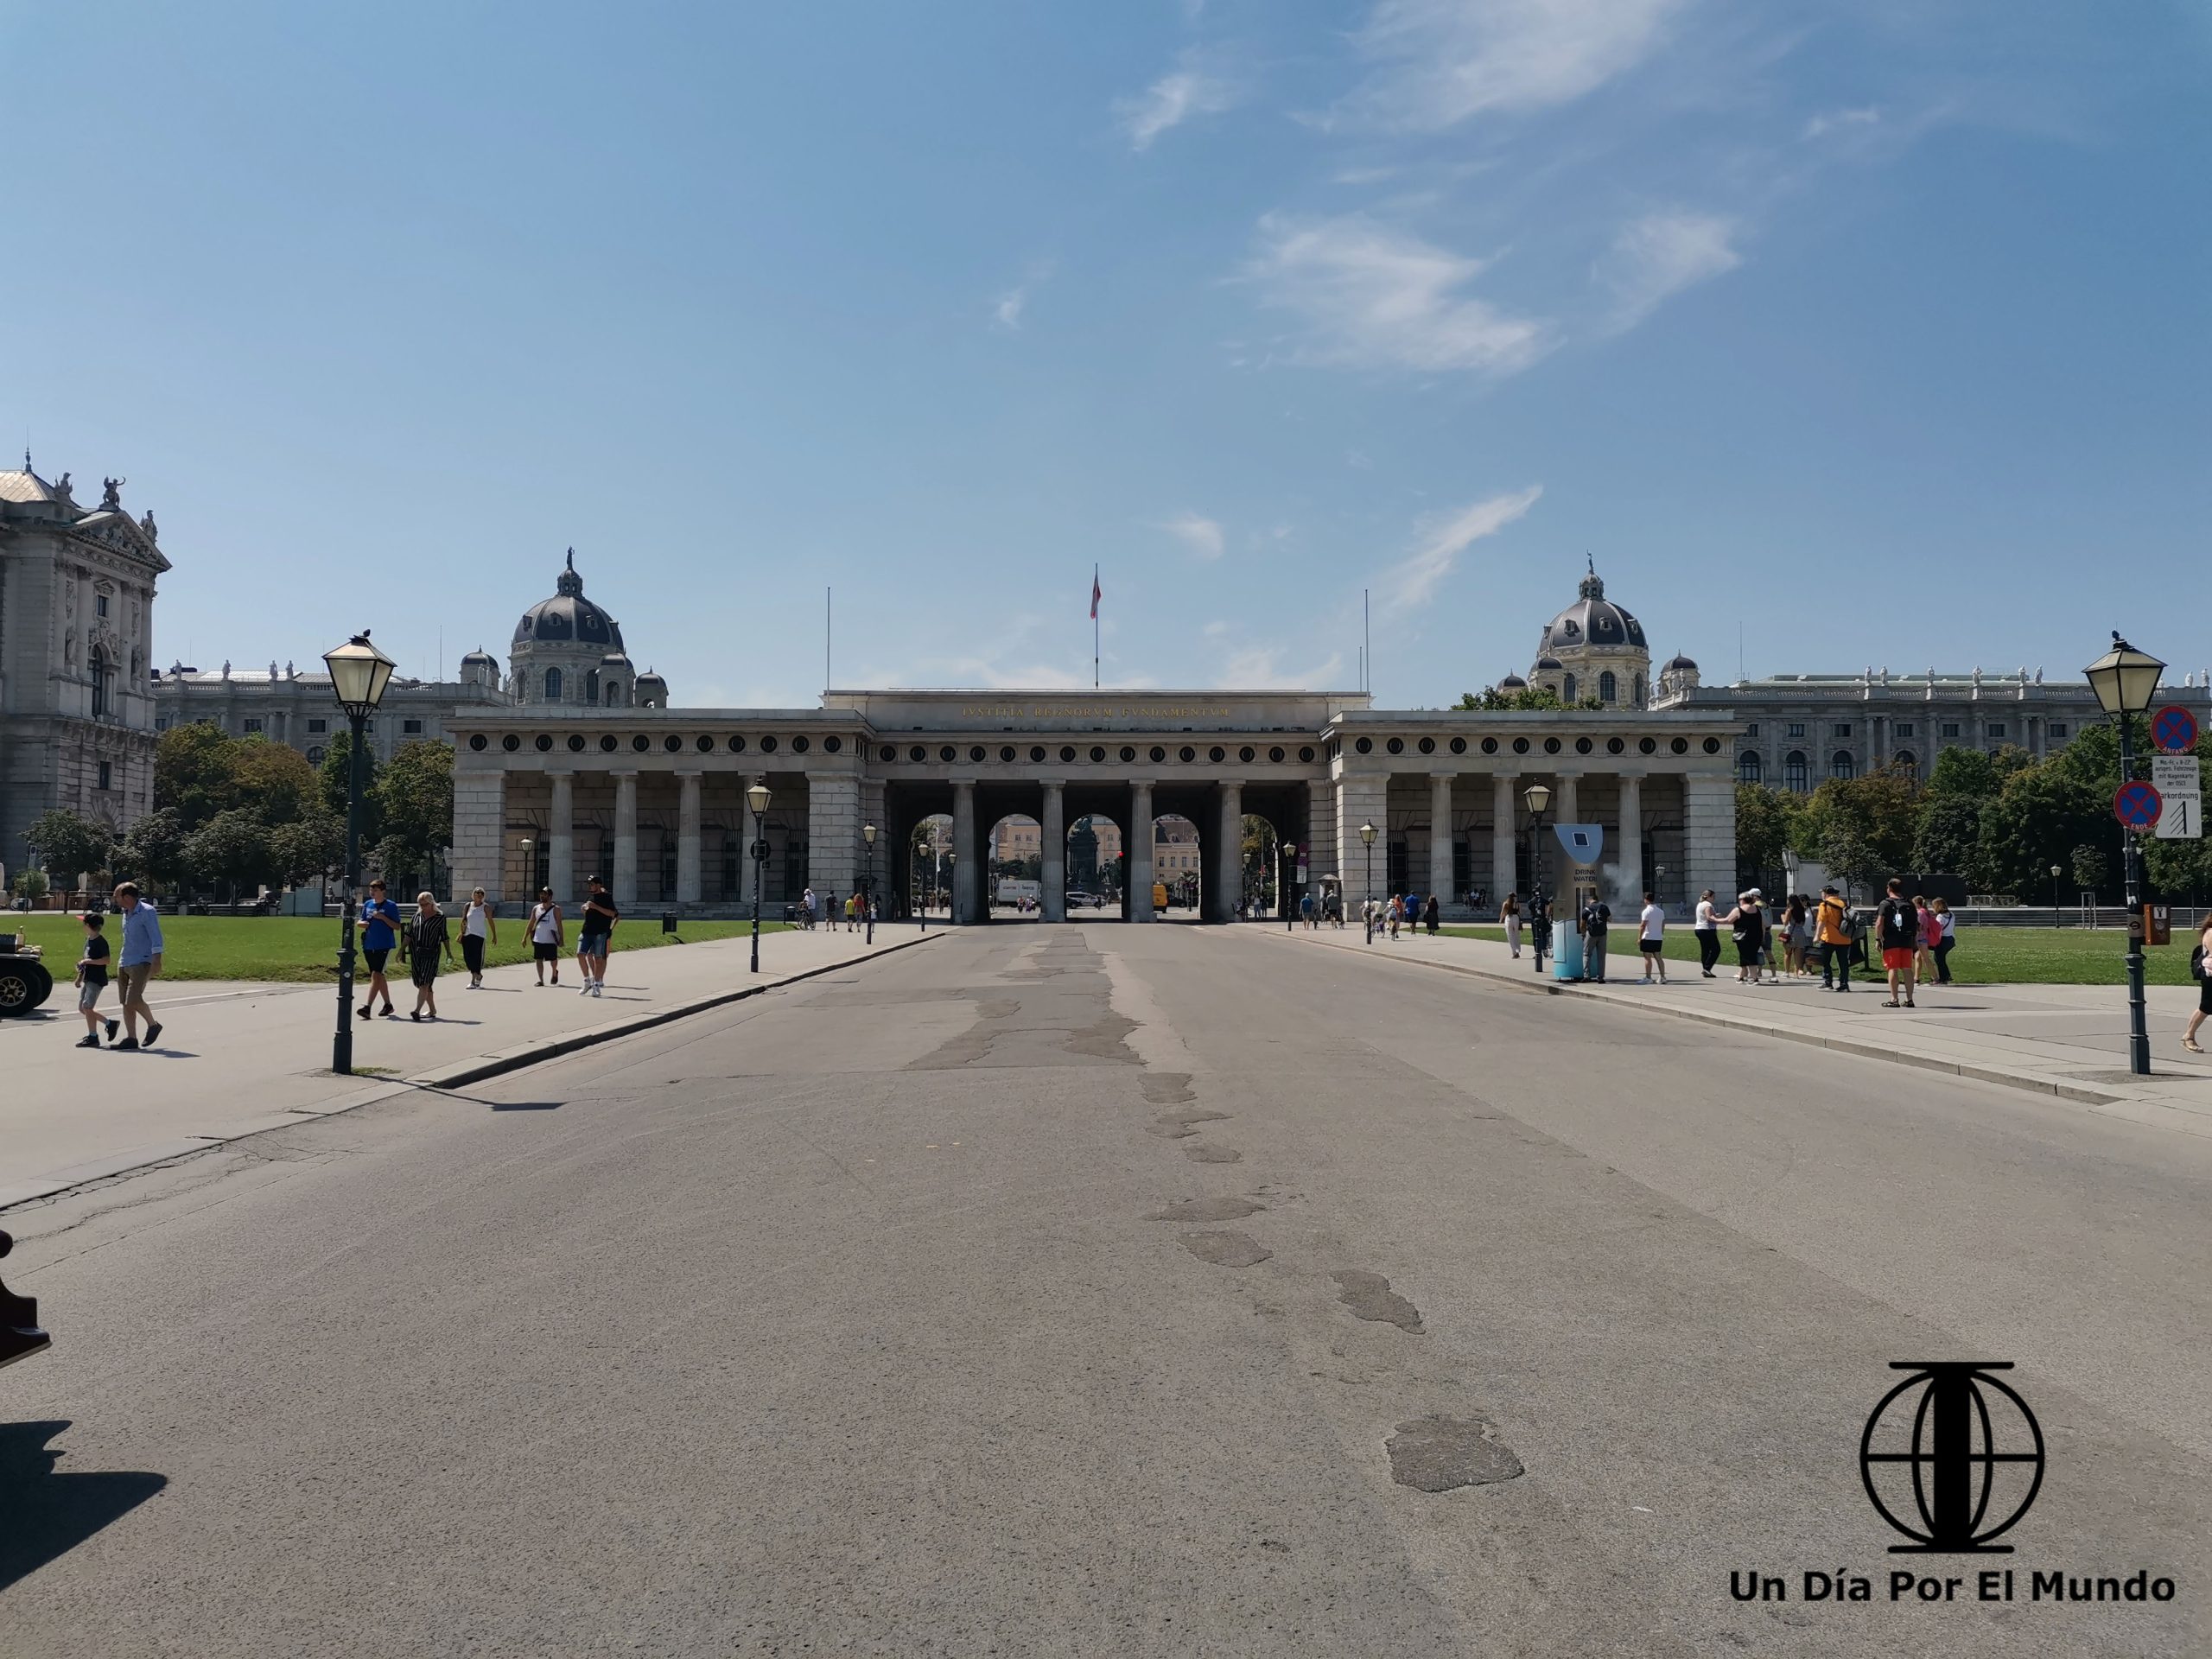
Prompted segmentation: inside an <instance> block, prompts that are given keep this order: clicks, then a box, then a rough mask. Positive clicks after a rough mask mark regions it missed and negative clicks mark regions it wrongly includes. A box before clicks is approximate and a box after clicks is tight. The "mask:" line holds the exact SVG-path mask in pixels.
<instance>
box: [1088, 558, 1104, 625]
mask: <svg viewBox="0 0 2212 1659" xmlns="http://www.w3.org/2000/svg"><path fill="white" fill-rule="evenodd" d="M1104 597H1105V595H1104V594H1102V593H1100V592H1099V588H1098V572H1097V570H1096V569H1093V570H1092V571H1091V573H1090V620H1092V621H1094V622H1096V620H1098V601H1100V600H1101V599H1103V598H1104Z"/></svg>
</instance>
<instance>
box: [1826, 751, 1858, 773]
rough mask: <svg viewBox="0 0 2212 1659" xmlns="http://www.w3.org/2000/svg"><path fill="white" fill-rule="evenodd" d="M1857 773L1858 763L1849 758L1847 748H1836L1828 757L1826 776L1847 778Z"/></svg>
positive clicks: (1849, 753)
mask: <svg viewBox="0 0 2212 1659" xmlns="http://www.w3.org/2000/svg"><path fill="white" fill-rule="evenodd" d="M1858 775H1859V763H1858V762H1857V761H1856V760H1853V759H1852V758H1851V751H1850V750H1849V749H1838V750H1837V751H1836V752H1835V753H1834V754H1832V755H1830V756H1829V757H1828V776H1829V777H1831V778H1841V779H1853V778H1856V777H1857V776H1858Z"/></svg>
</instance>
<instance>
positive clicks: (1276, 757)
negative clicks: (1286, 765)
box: [1268, 743, 1282, 766]
mask: <svg viewBox="0 0 2212 1659" xmlns="http://www.w3.org/2000/svg"><path fill="white" fill-rule="evenodd" d="M1268 760H1272V761H1274V763H1275V764H1276V765H1277V766H1281V764H1282V745H1281V744H1280V743H1278V744H1276V745H1274V747H1271V748H1270V749H1268Z"/></svg>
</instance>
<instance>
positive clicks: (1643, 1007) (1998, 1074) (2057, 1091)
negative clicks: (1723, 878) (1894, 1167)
mask: <svg viewBox="0 0 2212 1659" xmlns="http://www.w3.org/2000/svg"><path fill="white" fill-rule="evenodd" d="M1293 938H1295V936H1293ZM1312 943H1313V944H1318V945H1320V946H1321V947H1323V948H1324V949H1325V950H1348V951H1350V952H1351V954H1352V955H1354V956H1359V955H1363V954H1364V953H1365V951H1366V950H1367V949H1368V947H1367V946H1365V945H1354V944H1350V943H1346V944H1338V943H1337V942H1336V941H1335V940H1333V939H1315V940H1313V941H1312ZM1383 959H1384V960H1386V961H1389V962H1395V963H1403V964H1405V965H1406V966H1408V967H1414V968H1433V969H1437V970H1439V971H1440V972H1442V973H1447V974H1459V975H1462V976H1465V977H1466V978H1468V979H1479V980H1481V981H1483V982H1484V983H1486V984H1491V985H1496V986H1498V987H1500V988H1504V989H1510V990H1516V991H1519V992H1521V993H1522V994H1523V995H1530V996H1573V997H1579V998H1580V999H1581V1000H1582V1001H1587V1002H1594V1003H1598V1004H1600V1005H1602V1006H1604V1007H1616V1008H1628V1009H1630V1010H1631V1011H1633V1012H1635V1013H1638V1014H1664V1015H1667V1016H1669V1017H1670V1018H1672V1019H1676V1020H1697V1021H1698V1022H1699V1023H1700V1024H1702V1025H1708V1026H1721V1027H1726V1029H1728V1030H1730V1031H1740V1032H1744V1033H1748V1034H1750V1035H1751V1036H1755V1037H1771V1038H1774V1039H1777V1041H1780V1042H1785V1043H1802V1044H1805V1045H1806V1046H1808V1047H1812V1048H1825V1049H1829V1050H1832V1051H1833V1052H1836V1053H1839V1054H1853V1055H1856V1056H1858V1057H1859V1058H1861V1059H1868V1060H1886V1061H1888V1062H1889V1063H1890V1064H1891V1065H1910V1066H1915V1067H1917V1068H1918V1069H1919V1070H1921V1071H1941V1072H1943V1073H1945V1074H1946V1075H1948V1076H1951V1077H1968V1078H1971V1079H1973V1080H1974V1081H1975V1082H1977V1083H1994V1084H2002V1085H2004V1086H2005V1087H2006V1088H2011V1089H2024V1090H2029V1091H2031V1093H2035V1094H2043V1095H2055V1096H2057V1097H2058V1098H2059V1099H2061V1100H2070V1101H2074V1102H2075V1103H2079V1104H2081V1105H2084V1106H2126V1105H2136V1104H2140V1102H2138V1101H2136V1100H2135V1099H2134V1098H2133V1096H2128V1095H2114V1094H2107V1093H2106V1092H2105V1091H2104V1090H2100V1089H2088V1088H2084V1087H2082V1085H2081V1084H2071V1083H2061V1082H2059V1081H2057V1080H2056V1079H2055V1078H2050V1077H2038V1076H2037V1075H2036V1074H2035V1073H2033V1072H2028V1071H2005V1070H2002V1069H2000V1068H1999V1067H1996V1066H1990V1065H1975V1064H1974V1063H1973V1062H1971V1061H1965V1060H1946V1059H1942V1058H1938V1057H1937V1056H1935V1055H1932V1054H1910V1053H1906V1052H1903V1051H1902V1050H1899V1049H1895V1048H1890V1047H1887V1046H1884V1045H1882V1044H1880V1043H1869V1042H1860V1041H1858V1040H1856V1039H1853V1038H1849V1037H1829V1036H1824V1035H1822V1034H1821V1033H1819V1032H1812V1031H1792V1030H1789V1028H1787V1027H1775V1026H1768V1025H1762V1024H1760V1023H1759V1022H1758V1020H1742V1019H1738V1018H1736V1017H1735V1016H1733V1015H1731V1014H1719V1013H1708V1012H1707V1011H1706V1010H1704V1009H1701V1008H1686V1007H1681V1006H1679V1005H1676V1006H1674V1007H1669V1006H1667V1005H1665V1004H1662V1003H1656V1002H1654V1003H1649V1004H1647V1003H1643V1002H1636V1001H1629V1000H1627V999H1626V998H1624V997H1618V996H1606V995H1601V994H1600V993H1599V992H1598V991H1596V990H1593V989H1589V988H1585V987H1583V986H1580V985H1577V984H1574V983H1573V982H1561V981H1559V980H1544V981H1536V980H1534V979H1522V978H1520V977H1518V976H1511V975H1507V974H1501V973H1499V972H1498V971H1497V969H1491V968H1471V967H1469V966H1467V965H1466V964H1465V963H1457V962H1437V961H1434V960H1433V959H1431V958H1429V957H1406V956H1394V957H1385V958H1383Z"/></svg>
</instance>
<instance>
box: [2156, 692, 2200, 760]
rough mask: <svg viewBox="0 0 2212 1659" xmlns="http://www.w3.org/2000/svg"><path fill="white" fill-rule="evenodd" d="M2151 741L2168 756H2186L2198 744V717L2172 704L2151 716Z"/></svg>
mask: <svg viewBox="0 0 2212 1659" xmlns="http://www.w3.org/2000/svg"><path fill="white" fill-rule="evenodd" d="M2151 741H2152V742H2153V743H2155V744H2157V745H2158V747H2160V748H2162V749H2164V751H2165V752H2166V753H2168V754H2186V753H2189V751H2190V749H2191V748H2193V747H2195V746H2196V715H2192V714H2191V713H2190V712H2189V710H2188V709H2184V708H2183V707H2182V706H2181V704H2179V703H2177V702H2170V703H2168V704H2167V705H2166V706H2165V707H2164V708H2163V709H2159V710H2158V713H2157V714H2155V715H2152V716H2151Z"/></svg>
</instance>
